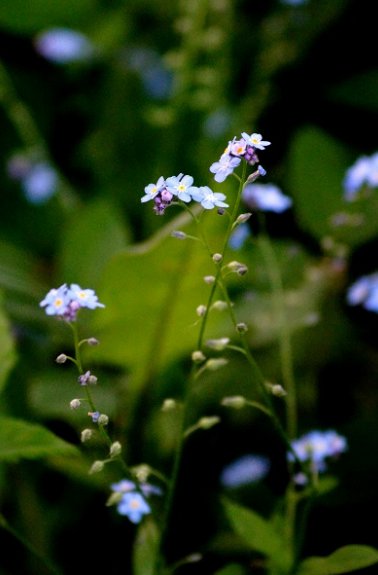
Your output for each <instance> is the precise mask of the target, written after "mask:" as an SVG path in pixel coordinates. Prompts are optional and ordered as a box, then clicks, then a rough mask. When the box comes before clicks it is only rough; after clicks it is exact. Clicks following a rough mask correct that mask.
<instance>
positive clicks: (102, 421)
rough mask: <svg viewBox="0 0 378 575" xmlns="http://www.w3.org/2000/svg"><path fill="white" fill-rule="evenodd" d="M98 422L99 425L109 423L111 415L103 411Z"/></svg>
mask: <svg viewBox="0 0 378 575" xmlns="http://www.w3.org/2000/svg"><path fill="white" fill-rule="evenodd" d="M97 423H98V424H99V425H108V423H109V417H108V416H107V415H106V414H105V413H101V414H100V416H99V418H98V420H97Z"/></svg>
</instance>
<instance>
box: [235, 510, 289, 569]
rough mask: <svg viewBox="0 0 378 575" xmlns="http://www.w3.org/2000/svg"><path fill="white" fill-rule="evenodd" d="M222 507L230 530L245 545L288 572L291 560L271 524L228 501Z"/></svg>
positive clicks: (287, 550) (279, 536)
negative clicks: (233, 531) (232, 530)
mask: <svg viewBox="0 0 378 575" xmlns="http://www.w3.org/2000/svg"><path fill="white" fill-rule="evenodd" d="M224 505H225V510H226V514H227V516H228V519H229V520H230V523H231V526H232V528H233V529H234V530H235V531H236V533H238V535H240V537H242V539H244V541H245V542H246V543H247V545H248V546H249V547H250V548H251V549H253V550H254V551H258V552H259V553H262V554H263V555H266V556H267V557H269V559H270V560H271V561H272V563H274V564H275V565H278V566H279V567H281V568H282V569H284V570H285V569H287V570H288V569H289V567H290V565H291V562H292V558H291V557H290V552H289V549H288V548H287V547H286V546H285V542H284V541H283V539H282V537H281V535H280V534H279V533H278V531H277V530H276V529H275V527H274V525H273V523H272V522H271V521H268V520H266V519H264V518H263V517H261V515H259V514H257V513H255V512H254V511H252V510H251V509H247V508H245V507H242V506H241V505H238V504H235V503H232V502H230V501H225V503H224Z"/></svg>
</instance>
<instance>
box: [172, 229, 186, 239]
mask: <svg viewBox="0 0 378 575" xmlns="http://www.w3.org/2000/svg"><path fill="white" fill-rule="evenodd" d="M171 236H172V237H173V238H177V239H178V240H186V238H187V237H188V236H187V235H186V233H185V232H181V231H179V230H174V231H173V232H172V233H171Z"/></svg>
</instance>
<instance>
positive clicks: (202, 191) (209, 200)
mask: <svg viewBox="0 0 378 575" xmlns="http://www.w3.org/2000/svg"><path fill="white" fill-rule="evenodd" d="M192 198H193V200H195V201H196V202H199V203H200V204H201V206H202V207H203V208H205V210H212V209H213V208H215V207H217V208H228V204H226V203H225V202H224V201H223V200H225V199H226V196H225V195H224V194H221V193H218V192H213V191H212V190H211V189H210V188H209V187H208V186H201V187H200V188H194V187H193V188H192Z"/></svg>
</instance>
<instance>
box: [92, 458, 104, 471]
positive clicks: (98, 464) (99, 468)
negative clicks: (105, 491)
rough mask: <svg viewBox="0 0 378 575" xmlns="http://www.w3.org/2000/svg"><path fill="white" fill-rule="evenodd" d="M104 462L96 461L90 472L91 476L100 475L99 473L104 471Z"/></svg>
mask: <svg viewBox="0 0 378 575" xmlns="http://www.w3.org/2000/svg"><path fill="white" fill-rule="evenodd" d="M104 465H105V464H104V462H103V461H100V460H99V459H98V460H97V461H94V462H93V464H92V466H91V468H90V470H89V474H90V475H92V474H93V473H99V471H102V470H103V469H104Z"/></svg>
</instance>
